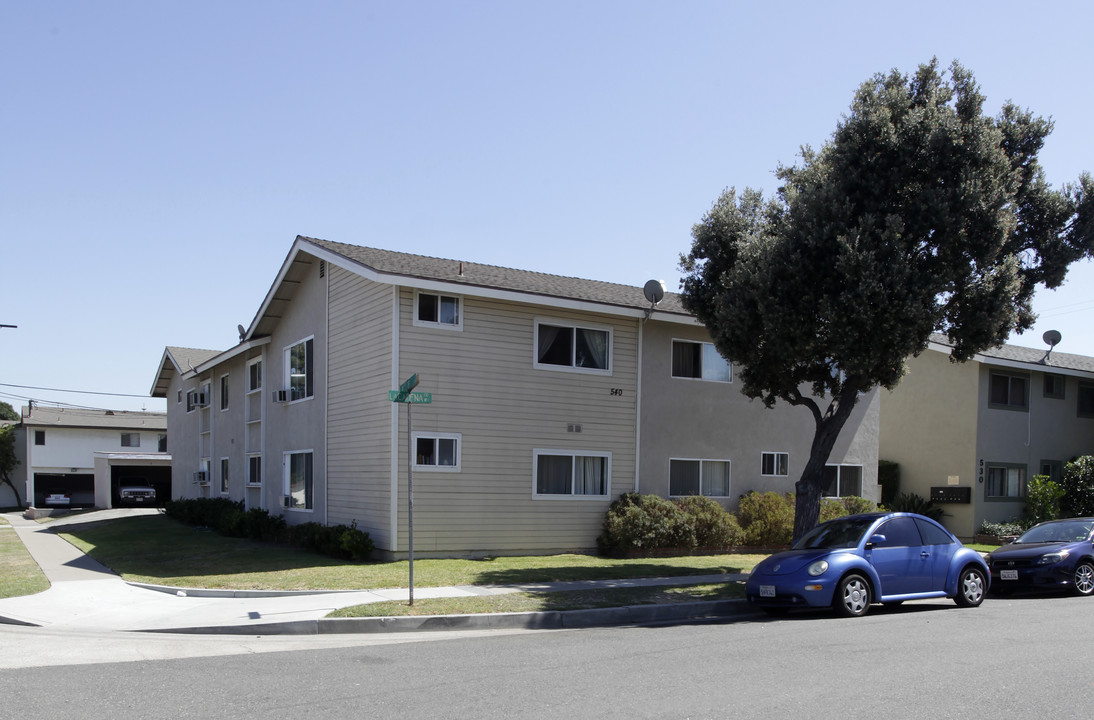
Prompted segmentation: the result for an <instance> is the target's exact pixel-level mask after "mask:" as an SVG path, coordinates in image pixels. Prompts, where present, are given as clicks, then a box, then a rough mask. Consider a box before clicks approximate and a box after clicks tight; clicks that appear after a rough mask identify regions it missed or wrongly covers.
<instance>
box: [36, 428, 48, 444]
mask: <svg viewBox="0 0 1094 720" xmlns="http://www.w3.org/2000/svg"><path fill="white" fill-rule="evenodd" d="M34 444H35V445H45V444H46V431H45V430H35V431H34Z"/></svg>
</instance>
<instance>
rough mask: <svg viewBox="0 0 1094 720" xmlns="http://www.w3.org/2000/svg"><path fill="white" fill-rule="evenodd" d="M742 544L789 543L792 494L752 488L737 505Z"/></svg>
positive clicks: (791, 529)
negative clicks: (759, 490) (742, 538)
mask: <svg viewBox="0 0 1094 720" xmlns="http://www.w3.org/2000/svg"><path fill="white" fill-rule="evenodd" d="M737 521H738V522H739V523H740V524H741V530H742V532H743V533H744V544H746V545H764V546H769V545H789V544H790V540H791V538H792V537H793V535H794V494H793V493H785V494H779V493H776V492H766V493H758V492H756V491H752V492H750V493H748V494H747V495H742V496H741V500H740V503H739V504H738V506H737Z"/></svg>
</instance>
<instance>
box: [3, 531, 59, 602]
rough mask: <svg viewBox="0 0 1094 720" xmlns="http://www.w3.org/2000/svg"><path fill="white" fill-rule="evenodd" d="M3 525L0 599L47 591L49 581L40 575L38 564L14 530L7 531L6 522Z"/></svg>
mask: <svg viewBox="0 0 1094 720" xmlns="http://www.w3.org/2000/svg"><path fill="white" fill-rule="evenodd" d="M0 520H2V519H0ZM3 524H4V525H5V528H4V529H3V530H0V578H3V579H4V580H3V582H0V598H6V597H18V596H20V595H33V594H34V593H39V592H42V591H43V590H45V589H47V588H48V587H49V580H47V579H46V576H45V575H44V574H42V570H41V569H40V568H39V567H38V563H36V562H34V558H32V557H31V556H30V553H29V552H27V549H26V547H24V546H23V541H22V540H20V539H19V536H18V535H16V534H15V530H12V529H9V528H10V526H9V525H8V523H7V522H6V521H4V522H3Z"/></svg>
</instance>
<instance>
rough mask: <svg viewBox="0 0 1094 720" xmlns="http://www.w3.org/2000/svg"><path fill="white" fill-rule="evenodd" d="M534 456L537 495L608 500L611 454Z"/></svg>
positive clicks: (558, 452)
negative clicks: (577, 496)
mask: <svg viewBox="0 0 1094 720" xmlns="http://www.w3.org/2000/svg"><path fill="white" fill-rule="evenodd" d="M533 456H534V459H535V463H534V472H535V478H534V479H533V487H534V489H535V492H534V495H537V496H574V495H579V496H586V497H588V496H594V497H598V498H606V497H608V485H609V478H610V477H611V465H612V456H611V454H610V453H577V452H568V451H565V450H536V451H534V452H533Z"/></svg>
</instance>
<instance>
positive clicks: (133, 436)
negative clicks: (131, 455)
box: [121, 432, 141, 448]
mask: <svg viewBox="0 0 1094 720" xmlns="http://www.w3.org/2000/svg"><path fill="white" fill-rule="evenodd" d="M126 439H128V440H129V442H128V443H126ZM134 440H136V442H134ZM121 446H122V447H124V448H139V447H140V446H141V434H140V433H139V432H123V433H122V439H121Z"/></svg>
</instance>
